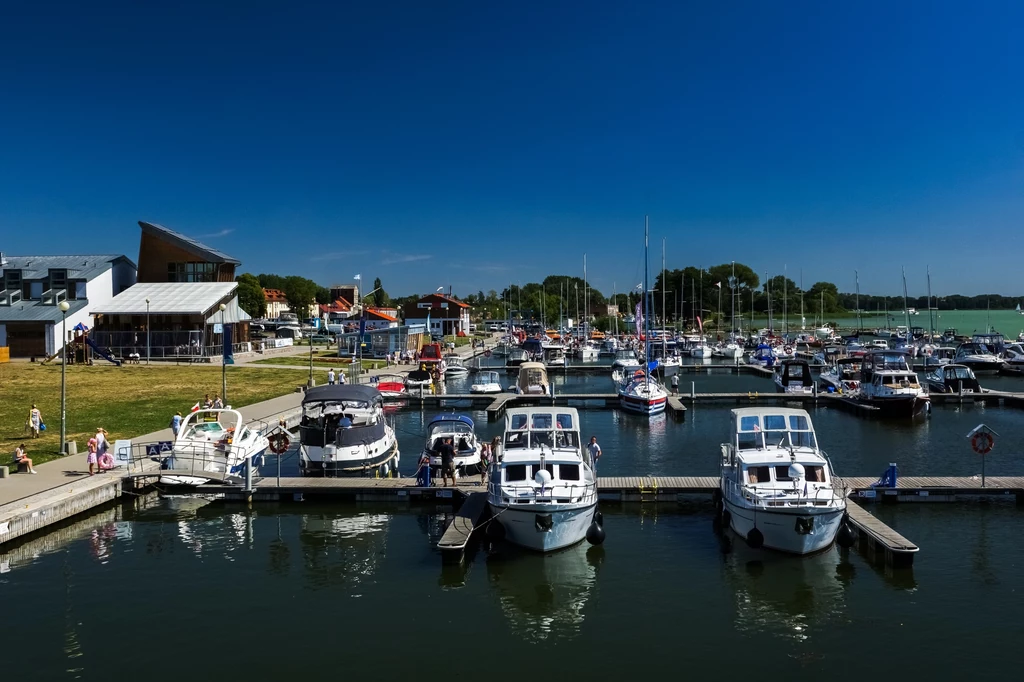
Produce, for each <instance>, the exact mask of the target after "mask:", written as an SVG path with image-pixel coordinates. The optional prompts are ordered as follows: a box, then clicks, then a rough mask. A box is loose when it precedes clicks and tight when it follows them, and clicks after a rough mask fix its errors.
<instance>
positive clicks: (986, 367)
mask: <svg viewBox="0 0 1024 682" xmlns="http://www.w3.org/2000/svg"><path fill="white" fill-rule="evenodd" d="M956 363H957V364H958V365H963V366H965V367H968V368H970V370H971V371H972V372H974V375H975V376H977V375H979V374H998V373H999V370H1000V369H1002V367H1003V363H1002V362H991V361H989V360H970V359H960V360H957V361H956Z"/></svg>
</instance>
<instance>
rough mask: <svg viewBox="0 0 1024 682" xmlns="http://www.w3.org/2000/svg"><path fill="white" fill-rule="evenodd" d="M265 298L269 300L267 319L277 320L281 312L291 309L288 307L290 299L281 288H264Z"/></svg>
mask: <svg viewBox="0 0 1024 682" xmlns="http://www.w3.org/2000/svg"><path fill="white" fill-rule="evenodd" d="M263 299H264V300H265V301H266V302H267V319H268V320H276V319H277V318H279V317H281V313H287V312H288V311H289V310H291V309H290V308H289V307H288V299H287V297H285V295H284V292H283V291H281V290H280V289H264V290H263Z"/></svg>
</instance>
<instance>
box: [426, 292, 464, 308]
mask: <svg viewBox="0 0 1024 682" xmlns="http://www.w3.org/2000/svg"><path fill="white" fill-rule="evenodd" d="M435 300H436V301H441V302H444V303H454V304H455V305H457V306H459V307H460V308H468V307H469V304H468V303H463V302H462V301H460V300H459V299H457V298H452V297H451V296H448V295H446V294H428V295H427V296H424V297H423V298H421V299H420V300H419V301H418V303H426V302H427V301H435Z"/></svg>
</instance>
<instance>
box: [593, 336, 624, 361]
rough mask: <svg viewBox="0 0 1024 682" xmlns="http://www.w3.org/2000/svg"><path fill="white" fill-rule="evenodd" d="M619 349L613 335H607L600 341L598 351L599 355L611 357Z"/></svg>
mask: <svg viewBox="0 0 1024 682" xmlns="http://www.w3.org/2000/svg"><path fill="white" fill-rule="evenodd" d="M618 350H619V342H618V340H617V339H616V338H615V337H614V336H609V337H607V338H605V340H604V341H603V342H602V343H601V352H600V353H598V356H599V357H606V358H613V357H615V353H616V352H617V351H618Z"/></svg>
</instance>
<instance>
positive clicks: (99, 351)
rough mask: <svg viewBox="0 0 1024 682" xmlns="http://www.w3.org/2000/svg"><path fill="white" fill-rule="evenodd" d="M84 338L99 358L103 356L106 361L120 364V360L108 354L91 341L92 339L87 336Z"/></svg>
mask: <svg viewBox="0 0 1024 682" xmlns="http://www.w3.org/2000/svg"><path fill="white" fill-rule="evenodd" d="M85 340H86V341H87V342H88V344H89V347H90V348H92V349H93V351H94V352H95V353H96V355H98V356H100V357H101V358H103V359H104V360H106V361H107V362H112V363H114V364H115V365H117V366H118V367H120V366H121V361H120V360H115V359H114V358H113V357H111V356H110V353H108V352H107V351H105V350H103V349H102V348H100V347H99V346H97V345H96V344H95V343H93V340H92V339H90V338H89V337H88V336H87V337H85Z"/></svg>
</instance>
